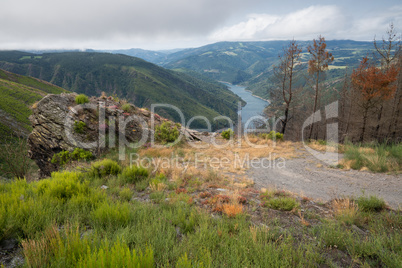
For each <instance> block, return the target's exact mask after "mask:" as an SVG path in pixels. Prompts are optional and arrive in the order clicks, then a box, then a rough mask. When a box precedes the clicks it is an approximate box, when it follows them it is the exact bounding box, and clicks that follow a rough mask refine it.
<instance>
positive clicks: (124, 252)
mask: <svg viewBox="0 0 402 268" xmlns="http://www.w3.org/2000/svg"><path fill="white" fill-rule="evenodd" d="M260 142H262V141H260ZM278 147H280V148H278V149H277V150H278V151H283V150H284V149H285V148H286V142H285V143H283V144H278ZM275 150H276V149H275ZM132 152H136V153H138V154H139V155H141V156H144V157H145V156H146V157H147V158H148V159H152V160H154V161H157V160H158V159H159V158H161V159H162V158H163V157H166V156H167V155H171V154H172V153H173V154H174V155H180V156H182V157H185V158H187V157H191V155H193V153H194V151H193V148H190V147H185V146H184V145H180V146H176V147H166V148H164V149H155V148H145V147H144V148H142V149H141V150H140V151H131V153H132ZM205 152H206V153H210V154H211V153H212V155H214V156H215V155H216V153H217V152H216V151H215V152H209V151H208V150H206V151H205ZM219 153H222V154H225V150H220V152H219ZM105 157H107V158H106V160H102V163H101V162H95V163H92V164H88V163H85V162H83V163H81V164H74V165H71V166H69V167H66V169H67V170H69V171H67V170H65V171H61V172H55V173H53V174H52V176H51V178H47V179H44V180H41V181H37V182H31V183H28V182H26V181H25V180H15V181H9V182H1V183H0V215H2V217H1V218H0V242H7V241H12V239H14V238H19V241H20V243H18V244H20V245H21V247H22V253H21V254H23V258H24V259H23V261H24V264H25V265H26V266H28V267H44V266H63V267H76V266H77V265H78V266H79V267H99V265H101V264H102V265H106V266H109V267H117V266H119V267H130V266H129V265H132V264H133V263H134V264H135V263H137V264H140V266H141V267H172V266H174V267H222V266H230V267H254V266H255V267H316V266H329V267H336V266H341V267H344V266H352V265H358V266H362V267H369V266H371V267H384V266H386V267H397V266H398V263H400V261H401V254H400V248H401V241H402V239H401V228H402V217H401V214H400V212H397V211H392V210H388V209H387V208H386V205H385V203H384V201H382V200H381V199H378V198H376V197H374V196H370V197H367V196H362V197H359V198H357V199H356V200H352V199H348V198H345V199H337V200H334V201H333V202H330V203H327V204H325V205H323V204H320V203H318V202H313V201H312V200H310V199H309V198H307V197H297V196H294V195H293V194H291V193H289V192H284V191H279V190H275V189H269V190H263V191H261V192H259V191H257V190H255V189H254V188H253V187H252V185H250V184H247V183H246V181H244V182H243V183H239V182H237V183H234V181H232V180H230V179H229V178H228V177H225V176H224V175H222V174H220V173H217V172H215V171H213V170H208V169H202V168H201V169H194V168H189V169H186V170H184V167H181V168H178V167H170V168H157V167H155V166H152V167H149V168H145V169H144V167H140V166H135V165H134V166H133V167H129V166H128V162H120V163H117V162H115V161H114V159H117V157H118V155H117V152H116V153H114V152H113V151H112V152H109V154H108V155H105ZM77 165H78V167H77ZM102 165H104V166H108V167H109V166H110V167H113V169H108V171H107V172H106V169H104V171H105V172H103V173H97V172H95V173H94V172H92V171H94V170H97V169H98V168H99V167H100V166H102ZM112 170H113V172H112ZM16 249H17V247H15V249H14V250H16ZM2 258H3V259H0V261H1V262H3V261H4V263H5V264H6V265H7V263H6V260H7V259H6V258H7V255H5V256H3V255H2ZM127 260H131V263H124V262H125V261H127ZM125 265H126V266H125Z"/></svg>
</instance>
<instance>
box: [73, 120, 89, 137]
mask: <svg viewBox="0 0 402 268" xmlns="http://www.w3.org/2000/svg"><path fill="white" fill-rule="evenodd" d="M86 127H87V124H85V122H83V121H75V122H74V126H73V129H74V131H75V133H78V134H84V133H85V129H86Z"/></svg>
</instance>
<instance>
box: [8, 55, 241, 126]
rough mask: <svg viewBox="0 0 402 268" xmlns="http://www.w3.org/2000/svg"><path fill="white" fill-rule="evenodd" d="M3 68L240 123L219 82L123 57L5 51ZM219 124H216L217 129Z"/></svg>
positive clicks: (73, 88)
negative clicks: (226, 117)
mask: <svg viewBox="0 0 402 268" xmlns="http://www.w3.org/2000/svg"><path fill="white" fill-rule="evenodd" d="M0 68H3V69H5V70H8V71H11V72H14V73H18V74H22V75H27V76H32V77H37V78H40V79H42V80H45V81H48V82H50V83H52V84H55V85H57V86H60V87H62V88H64V89H67V90H71V91H75V92H79V93H84V94H87V95H100V94H101V92H102V91H104V92H106V94H108V95H116V96H117V97H120V98H126V99H127V100H128V101H129V102H132V103H134V104H135V105H136V106H139V107H150V105H151V104H152V103H167V104H172V105H175V106H177V107H178V108H179V109H181V111H182V112H183V114H184V116H185V117H186V119H187V120H188V119H189V118H190V117H193V116H196V115H202V116H205V117H206V118H208V119H210V120H211V121H212V119H213V118H214V117H216V116H219V115H226V116H229V117H230V118H232V119H236V118H237V102H238V101H241V99H240V98H239V97H238V96H236V95H234V94H233V93H232V92H231V91H229V90H228V89H227V88H226V87H225V86H223V85H221V84H219V83H216V82H212V81H206V80H203V79H202V78H200V77H199V78H194V77H191V76H189V75H187V74H184V73H178V72H174V71H171V70H167V69H164V68H162V67H160V66H157V65H155V64H152V63H149V62H147V61H145V60H142V59H139V58H135V57H131V56H127V55H122V54H111V53H98V52H64V53H44V54H34V53H28V52H19V51H0ZM157 112H158V113H159V114H161V115H162V116H165V117H167V118H170V119H173V120H176V121H179V119H180V118H179V115H178V114H177V113H176V112H175V111H172V110H168V109H161V110H159V111H157ZM219 125H220V123H217V122H215V125H214V127H219ZM192 127H205V122H200V121H195V122H194V124H193V125H192Z"/></svg>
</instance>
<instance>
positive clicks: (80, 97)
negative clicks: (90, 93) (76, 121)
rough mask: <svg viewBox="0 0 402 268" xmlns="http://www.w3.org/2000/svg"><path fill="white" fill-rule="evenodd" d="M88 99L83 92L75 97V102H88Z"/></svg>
mask: <svg viewBox="0 0 402 268" xmlns="http://www.w3.org/2000/svg"><path fill="white" fill-rule="evenodd" d="M88 102H89V99H88V97H87V96H86V95H85V94H80V95H78V96H77V97H75V103H77V104H84V103H88Z"/></svg>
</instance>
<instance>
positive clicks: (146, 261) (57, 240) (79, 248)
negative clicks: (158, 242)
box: [22, 225, 154, 268]
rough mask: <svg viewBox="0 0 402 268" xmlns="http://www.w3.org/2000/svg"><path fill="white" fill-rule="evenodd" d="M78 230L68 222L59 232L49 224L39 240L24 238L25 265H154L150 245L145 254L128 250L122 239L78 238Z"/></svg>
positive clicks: (79, 236) (94, 267) (96, 266)
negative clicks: (112, 240) (111, 240)
mask: <svg viewBox="0 0 402 268" xmlns="http://www.w3.org/2000/svg"><path fill="white" fill-rule="evenodd" d="M79 231H80V229H79V228H76V230H73V229H72V228H71V227H70V226H69V225H67V226H66V228H65V230H63V231H59V230H58V229H57V227H54V226H52V227H50V228H48V229H47V230H46V232H45V233H44V234H43V235H42V237H41V239H40V240H39V241H40V242H39V245H38V242H37V241H35V240H33V239H30V240H25V241H23V243H22V244H23V247H24V248H23V252H24V256H25V260H26V264H27V266H28V267H55V266H57V267H85V268H87V267H93V268H98V267H154V257H153V251H152V249H151V248H149V247H147V248H146V250H145V253H143V252H142V251H141V250H139V251H138V253H137V251H136V250H131V249H130V248H129V246H128V245H127V244H126V243H124V242H121V241H115V242H109V240H107V239H101V238H100V237H99V236H93V235H92V236H88V235H86V236H84V237H81V235H80V232H79Z"/></svg>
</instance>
